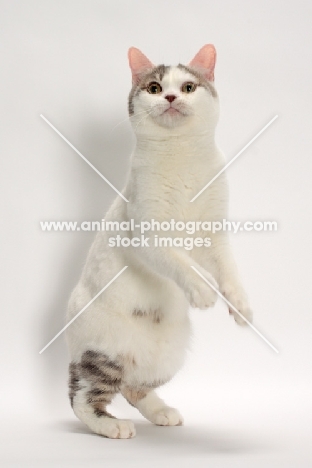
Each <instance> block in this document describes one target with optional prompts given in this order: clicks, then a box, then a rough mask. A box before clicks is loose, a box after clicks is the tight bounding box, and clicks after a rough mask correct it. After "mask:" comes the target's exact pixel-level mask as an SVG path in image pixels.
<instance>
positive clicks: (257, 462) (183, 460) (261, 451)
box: [1, 389, 312, 468]
mask: <svg viewBox="0 0 312 468" xmlns="http://www.w3.org/2000/svg"><path fill="white" fill-rule="evenodd" d="M305 396H307V395H305ZM171 399H172V398H171ZM200 401H201V402H202V403H205V404H204V405H203V407H202V408H201V409H200V408H199V407H198V405H199V401H195V402H194V401H191V402H189V403H190V405H189V406H188V408H187V406H186V404H187V398H185V394H184V404H183V403H181V402H182V400H181V401H180V403H181V404H182V408H181V404H180V405H179V408H180V410H181V412H183V414H184V416H185V425H184V426H182V427H170V428H168V427H156V426H153V425H152V424H150V423H149V422H147V421H145V420H143V418H141V416H140V415H139V414H138V413H137V411H136V410H135V409H134V408H131V407H129V406H128V405H127V404H126V402H124V401H123V400H122V399H121V398H119V397H117V399H116V400H115V401H114V404H113V410H114V413H115V415H116V416H119V417H120V416H123V417H127V418H131V419H133V420H134V422H135V424H136V429H137V436H136V437H135V438H134V439H130V440H109V439H106V438H104V437H100V436H97V435H95V434H92V433H91V432H89V430H88V429H87V428H86V427H85V426H84V425H83V424H82V423H80V421H78V420H77V419H75V416H74V415H73V414H71V412H70V409H68V415H66V417H65V418H64V417H61V416H59V417H58V416H57V415H56V416H54V417H53V416H52V415H51V416H50V418H45V420H44V421H42V422H37V423H35V422H34V421H31V419H30V421H28V422H27V421H26V419H25V418H24V420H21V421H17V420H15V421H10V422H8V423H6V424H2V431H1V432H2V433H1V441H2V442H1V445H2V449H1V452H2V455H1V466H4V467H37V466H38V467H64V468H65V467H66V468H70V467H80V466H81V467H84V466H86V467H119V466H120V467H124V466H131V467H132V466H133V467H134V466H135V467H141V466H142V467H143V466H149V467H154V466H159V465H161V467H162V468H163V467H166V466H172V465H173V466H182V467H191V466H192V465H193V464H194V465H195V464H196V467H207V466H212V467H213V468H218V467H222V468H227V467H231V468H236V467H238V468H244V467H248V468H258V467H259V468H260V467H261V468H262V467H266V468H271V467H272V468H273V467H274V468H275V467H281V468H288V467H289V468H293V467H299V468H309V467H311V466H312V443H311V441H312V437H311V436H312V430H311V415H312V411H311V405H310V406H309V407H307V406H306V403H304V401H306V398H305V397H304V395H303V389H300V391H298V392H295V391H294V392H289V391H287V393H284V394H281V393H280V391H275V392H273V393H270V395H269V393H268V391H267V389H266V391H264V392H262V391H259V393H258V394H257V395H255V394H253V395H252V396H251V395H249V396H248V395H242V394H241V395H239V393H238V391H226V389H224V390H223V391H222V392H215V394H213V393H212V394H211V395H210V397H209V400H206V401H205V400H204V398H203V395H200ZM183 406H184V408H183Z"/></svg>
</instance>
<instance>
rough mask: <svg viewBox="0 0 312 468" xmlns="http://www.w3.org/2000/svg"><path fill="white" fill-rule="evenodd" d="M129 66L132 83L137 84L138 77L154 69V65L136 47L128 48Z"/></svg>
mask: <svg viewBox="0 0 312 468" xmlns="http://www.w3.org/2000/svg"><path fill="white" fill-rule="evenodd" d="M128 58H129V65H130V68H131V72H132V81H133V83H137V81H138V80H139V78H140V75H141V74H142V73H144V72H145V71H146V70H148V69H151V68H154V65H153V64H152V62H151V61H150V60H148V58H147V57H146V56H145V55H144V54H143V53H142V52H141V51H140V50H139V49H137V48H136V47H130V49H129V51H128Z"/></svg>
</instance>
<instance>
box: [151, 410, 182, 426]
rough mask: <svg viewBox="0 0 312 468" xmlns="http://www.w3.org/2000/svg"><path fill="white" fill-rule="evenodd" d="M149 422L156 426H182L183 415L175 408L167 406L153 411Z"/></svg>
mask: <svg viewBox="0 0 312 468" xmlns="http://www.w3.org/2000/svg"><path fill="white" fill-rule="evenodd" d="M151 422H153V423H154V424H156V425H157V426H182V425H183V417H182V416H181V414H180V413H179V411H178V410H177V409H175V408H170V407H169V406H167V407H165V408H162V409H161V410H158V411H157V412H156V413H154V414H153V416H152V418H151Z"/></svg>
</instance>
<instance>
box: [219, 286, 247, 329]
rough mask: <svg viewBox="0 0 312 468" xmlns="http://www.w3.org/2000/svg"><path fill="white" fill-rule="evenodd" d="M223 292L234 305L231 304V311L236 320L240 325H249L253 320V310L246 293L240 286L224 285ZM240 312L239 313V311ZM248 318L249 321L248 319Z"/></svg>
mask: <svg viewBox="0 0 312 468" xmlns="http://www.w3.org/2000/svg"><path fill="white" fill-rule="evenodd" d="M222 294H223V295H224V297H225V298H226V299H227V300H228V301H229V303H230V304H231V305H232V306H234V307H231V306H230V305H229V304H227V305H228V307H229V313H230V314H231V315H233V317H234V320H235V322H236V323H237V324H238V325H247V321H248V322H252V310H251V308H250V305H249V302H248V299H247V297H246V294H245V293H244V291H243V290H242V289H241V288H240V287H239V286H236V287H235V286H232V285H224V287H223V288H222ZM234 308H235V309H237V311H238V312H239V313H237V311H236V310H235V309H234ZM246 320H247V321H246Z"/></svg>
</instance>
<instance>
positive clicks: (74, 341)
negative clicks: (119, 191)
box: [66, 67, 251, 437]
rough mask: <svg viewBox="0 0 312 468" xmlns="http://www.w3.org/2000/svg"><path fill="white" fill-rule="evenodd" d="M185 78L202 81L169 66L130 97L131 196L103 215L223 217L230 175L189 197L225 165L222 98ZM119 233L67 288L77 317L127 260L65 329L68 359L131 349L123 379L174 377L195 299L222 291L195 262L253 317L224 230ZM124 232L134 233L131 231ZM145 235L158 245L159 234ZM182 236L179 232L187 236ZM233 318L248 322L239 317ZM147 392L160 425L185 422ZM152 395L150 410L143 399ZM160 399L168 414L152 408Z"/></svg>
mask: <svg viewBox="0 0 312 468" xmlns="http://www.w3.org/2000/svg"><path fill="white" fill-rule="evenodd" d="M185 81H196V80H195V79H194V76H193V75H190V74H189V73H186V72H185V71H183V70H181V69H179V68H176V67H173V68H172V69H171V70H170V72H169V73H168V74H167V75H165V77H164V79H163V81H162V83H161V85H162V87H163V92H162V93H161V94H159V95H150V94H148V93H147V92H145V93H144V92H141V93H140V94H139V95H138V96H136V97H135V98H134V102H133V104H134V115H133V116H132V117H131V122H132V125H133V128H134V131H135V133H136V137H137V144H136V147H135V150H134V152H133V155H132V161H131V170H130V173H129V177H128V181H127V184H126V187H125V189H124V190H123V194H124V195H125V197H126V198H127V199H128V200H129V203H126V202H125V201H124V200H122V199H121V198H120V197H117V198H116V200H115V201H114V203H113V205H112V206H111V208H110V210H109V212H108V213H107V215H106V216H105V219H106V220H107V221H108V220H117V221H123V220H129V219H131V218H133V219H135V222H136V223H139V222H140V221H143V220H151V219H152V218H154V219H156V220H159V221H164V220H169V221H170V219H172V218H173V219H175V220H176V221H178V220H181V221H185V222H186V221H189V220H192V221H198V220H218V219H223V218H226V216H227V201H228V193H227V184H226V179H225V175H224V174H222V175H221V176H220V177H219V178H218V179H217V180H216V181H215V182H214V183H213V184H212V185H211V186H210V187H209V188H208V189H207V190H206V191H204V192H203V193H202V194H201V195H200V197H199V198H198V199H197V200H196V201H194V202H193V203H190V200H191V199H192V198H193V197H194V196H195V195H196V194H197V193H198V191H199V190H201V189H202V188H203V187H204V186H205V185H206V184H207V183H208V182H209V181H210V180H211V179H212V177H213V176H214V175H215V174H216V173H217V172H218V171H219V170H220V169H221V168H222V167H223V166H224V156H223V154H222V153H221V152H220V150H219V149H218V148H217V146H216V144H215V140H214V133H215V126H216V123H217V120H218V113H219V109H218V100H217V98H215V97H213V96H212V95H211V93H210V92H209V91H208V90H207V89H204V88H203V87H198V88H197V89H196V91H195V92H194V93H191V94H184V95H183V93H182V92H181V91H180V88H181V85H182V83H183V82H185ZM166 94H175V95H176V96H177V99H176V100H175V101H174V103H173V104H174V105H175V106H176V108H177V109H180V110H181V112H183V114H180V113H177V114H171V115H169V114H168V113H167V112H165V113H164V111H165V110H166V109H167V108H168V105H169V103H168V101H167V100H166V99H165V98H164V96H165V95H166ZM116 234H117V233H116V232H115V233H106V232H101V233H98V235H97V237H96V239H95V241H94V244H93V245H92V247H91V250H90V252H89V255H88V259H87V262H86V265H85V267H84V270H83V272H82V276H81V280H80V282H79V283H78V285H77V286H76V288H75V290H74V291H73V293H72V295H71V298H70V303H69V308H68V314H67V320H70V319H71V318H72V317H73V316H75V315H76V314H77V312H79V311H80V310H81V309H82V308H83V307H84V306H85V305H86V304H87V303H88V302H89V301H90V300H91V299H92V297H94V296H95V294H96V293H97V292H98V291H100V290H101V289H102V288H103V286H105V285H106V284H107V283H108V282H109V281H110V280H111V279H112V278H113V276H114V275H116V274H117V273H118V272H119V271H120V270H121V268H123V267H124V266H125V265H128V268H127V270H125V272H124V273H123V274H122V275H121V276H120V277H119V278H118V279H117V280H116V281H115V282H114V283H113V284H112V285H110V286H109V288H108V289H107V290H106V291H105V292H104V293H103V294H102V295H101V296H100V297H98V298H97V299H96V301H95V302H94V303H93V304H92V305H91V306H90V307H89V308H88V309H87V310H86V311H85V312H84V313H83V314H82V315H81V316H80V317H79V318H78V319H77V320H75V321H74V323H73V324H72V325H71V326H70V327H69V328H68V329H67V331H66V334H67V341H68V345H69V350H70V354H71V359H72V360H74V361H76V362H78V361H79V359H80V357H81V354H82V353H83V352H84V351H85V350H87V349H93V350H96V351H100V352H103V353H105V354H107V355H108V356H110V357H111V359H114V358H117V357H118V356H120V355H122V356H126V357H129V359H128V360H127V362H128V364H127V365H126V367H125V379H126V383H127V384H129V385H138V386H139V385H140V383H143V382H154V381H157V380H160V381H162V380H163V381H166V380H169V379H170V378H171V377H172V376H173V375H174V374H175V373H176V372H177V371H178V369H179V368H180V367H181V366H182V365H183V362H184V358H185V353H186V350H187V347H188V345H189V339H190V334H191V327H190V319H189V304H192V305H193V306H194V307H199V308H202V309H204V308H206V307H208V306H212V305H213V304H214V301H215V300H216V294H215V293H214V292H213V291H212V290H211V288H210V287H209V286H208V285H207V284H206V283H205V282H204V281H203V280H202V279H201V278H200V277H199V276H198V275H197V274H196V273H195V272H194V271H193V270H192V268H191V265H194V266H195V267H196V268H197V269H198V270H200V271H201V272H202V274H203V275H204V276H206V277H207V279H209V281H212V282H214V281H215V280H216V282H217V283H218V284H219V287H220V291H221V292H224V294H225V295H226V297H227V298H228V300H229V301H230V302H232V303H233V305H234V306H237V307H238V308H239V310H240V312H241V313H242V314H244V315H245V316H246V317H248V319H250V317H251V315H250V309H249V305H248V302H247V299H246V297H245V293H244V291H243V288H242V286H241V284H240V281H239V278H238V275H237V271H236V267H235V263H234V260H233V258H232V254H231V251H230V248H229V244H228V239H227V236H226V234H225V233H217V234H215V235H213V236H210V237H211V238H212V246H211V247H209V248H205V247H202V248H194V250H191V251H186V250H185V249H183V248H172V249H168V248H167V249H164V248H154V247H152V246H150V247H148V248H147V247H145V248H131V247H128V248H111V247H108V237H110V236H112V235H116ZM119 234H120V235H122V236H128V235H129V233H125V232H119ZM158 234H159V233H158ZM136 235H138V236H139V235H140V234H139V233H138V232H134V233H133V236H136ZM147 235H148V236H149V237H150V238H151V241H150V244H153V242H152V237H153V233H151V232H149V233H147ZM170 235H176V233H171V232H170V231H168V232H166V233H165V237H169V236H170ZM178 235H179V236H180V237H181V235H183V234H182V233H179V234H178ZM188 236H189V235H188ZM198 236H202V237H206V236H207V233H204V232H201V233H198V232H197V233H195V234H194V237H198ZM94 272H96V273H94ZM214 278H215V280H214ZM217 283H215V284H217ZM134 309H139V310H142V311H147V312H148V311H153V310H156V309H158V310H160V311H161V312H162V316H163V318H162V320H161V321H160V323H157V324H156V323H153V321H152V320H151V319H150V318H149V317H140V318H139V317H134V316H133V311H134ZM237 321H238V322H242V321H241V320H240V319H238V320H237ZM133 360H134V362H135V365H134V364H132V362H133ZM146 398H147V399H143V401H142V402H141V403H139V404H138V408H139V409H140V411H141V412H142V414H144V415H145V416H146V417H147V418H148V419H150V420H153V422H155V423H156V424H169V425H170V424H179V423H181V421H182V418H180V415H179V416H177V415H176V413H175V412H174V411H175V410H173V412H172V411H171V410H170V409H169V410H168V409H165V410H164V408H168V407H165V406H164V405H162V404H161V405H160V407H159V401H160V400H159V399H158V400H157V399H155V396H154V394H151V395H150V396H148V397H146ZM157 398H158V397H157ZM155 401H156V403H157V404H156V403H155ZM148 402H150V408H149V409H148V407H147V406H146V405H147V403H148ZM76 404H77V405H78V402H76ZM77 405H76V408H77ZM155 405H156V406H157V405H158V406H157V408H158V410H159V411H164V412H163V413H161V414H160V413H159V414H158V416H156V415H155V414H156V413H155V411H154V410H155V408H154V406H155ZM78 406H79V405H78ZM79 411H80V413H79ZM81 411H82V412H83V411H84V410H83V403H82V402H81V405H80V410H76V414H77V416H78V417H80V418H81V419H84V420H85V422H86V420H87V422H86V423H87V424H88V425H89V427H91V429H92V430H95V432H99V433H103V432H105V431H106V432H108V433H114V434H116V433H117V432H118V430H117V429H116V424H117V423H116V420H114V422H113V423H112V422H110V423H105V424H110V425H111V426H110V428H109V429H107V430H106V429H105V430H104V429H103V428H102V429H98V428H95V424H100V422H99V420H97V422H92V421H91V422H90V418H91V420H93V419H95V417H94V416H92V415H91V414H89V415H88V417H87V418H86V417H84V418H83V417H82V414H81ZM154 413H155V414H154ZM169 413H170V414H169ZM88 418H89V419H88ZM88 421H89V422H88ZM166 421H167V422H166ZM126 426H127V425H126ZM132 429H133V428H132V427H131V428H130V429H129V428H128V429H127V428H126V429H124V433H125V434H126V436H130V433H133V430H132ZM120 430H121V429H120ZM116 431H117V432H116ZM112 437H114V435H112Z"/></svg>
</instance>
